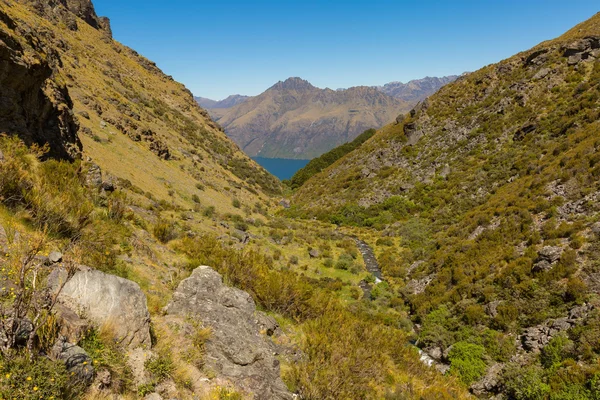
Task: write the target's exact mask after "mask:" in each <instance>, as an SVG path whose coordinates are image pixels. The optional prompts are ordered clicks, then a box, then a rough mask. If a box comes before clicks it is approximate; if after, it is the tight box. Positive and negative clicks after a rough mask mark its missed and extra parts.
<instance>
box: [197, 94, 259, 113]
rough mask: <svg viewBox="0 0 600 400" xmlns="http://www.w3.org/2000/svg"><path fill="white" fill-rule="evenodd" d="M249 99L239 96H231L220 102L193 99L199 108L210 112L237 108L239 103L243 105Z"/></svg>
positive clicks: (201, 98) (198, 98) (199, 98)
mask: <svg viewBox="0 0 600 400" xmlns="http://www.w3.org/2000/svg"><path fill="white" fill-rule="evenodd" d="M249 98H250V96H243V95H241V94H232V95H231V96H228V97H227V98H226V99H223V100H220V101H217V100H211V99H207V98H205V97H194V99H196V101H197V102H198V104H200V107H202V108H205V109H207V110H211V109H214V108H231V107H233V106H237V105H238V104H240V103H243V102H244V101H246V100H248V99H249Z"/></svg>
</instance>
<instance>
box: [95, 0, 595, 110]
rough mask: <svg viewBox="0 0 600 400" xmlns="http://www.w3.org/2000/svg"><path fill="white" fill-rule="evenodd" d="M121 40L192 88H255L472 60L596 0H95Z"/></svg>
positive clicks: (361, 80)
mask: <svg viewBox="0 0 600 400" xmlns="http://www.w3.org/2000/svg"><path fill="white" fill-rule="evenodd" d="M94 4H95V6H96V11H97V12H98V14H99V15H105V16H108V17H109V18H110V19H111V21H112V28H113V33H114V37H115V39H116V40H118V41H120V42H122V43H124V44H126V45H128V46H130V47H132V48H134V49H135V50H137V51H138V52H140V53H141V54H143V55H144V56H146V57H148V58H149V59H151V60H153V61H155V62H156V63H157V64H158V66H159V67H160V68H162V69H163V71H165V73H167V74H169V75H173V77H174V78H175V79H176V80H178V81H180V82H182V83H184V84H185V85H186V86H187V87H188V88H189V89H190V90H191V91H192V92H193V93H194V94H195V95H198V96H203V97H208V98H213V99H222V98H224V97H226V96H227V95H229V94H234V93H240V94H247V95H256V94H259V93H261V92H262V91H264V90H265V89H266V88H268V87H270V86H271V85H273V84H274V83H275V82H277V81H278V80H284V79H286V78H288V77H290V76H299V77H302V78H304V79H307V80H309V81H310V82H311V83H313V84H314V85H315V86H318V87H330V88H332V89H336V88H341V87H350V86H357V85H381V84H384V83H387V82H390V81H403V82H406V81H408V80H411V79H417V78H421V77H424V76H442V75H450V74H460V73H462V72H464V71H473V70H476V69H478V68H481V67H482V66H484V65H487V64H490V63H494V62H497V61H499V60H502V59H504V58H507V57H509V56H511V55H513V54H515V53H517V52H519V51H522V50H526V49H528V48H530V47H532V46H534V45H536V44H537V43H539V42H541V41H543V40H546V39H551V38H554V37H556V36H559V35H560V34H562V33H563V32H564V31H566V30H568V29H570V28H571V27H572V26H574V25H576V24H577V23H579V22H582V21H584V20H586V19H587V18H589V17H591V16H592V15H593V14H594V13H596V12H598V11H600V4H598V2H597V0H594V1H592V0H571V1H564V0H562V1H558V0H520V1H517V0H464V1H424V0H422V1H415V0H411V1H403V0H396V1H392V0H368V1H363V0H361V1H353V0H346V1H339V0H330V1H323V0H321V1H311V0H305V1H302V2H300V1H289V0H278V1H275V0H273V1H267V0H255V1H239V0H231V1H224V0H212V1H210V2H208V1H198V0H170V1H168V2H167V1H164V0H161V1H156V0H127V1H123V0H94Z"/></svg>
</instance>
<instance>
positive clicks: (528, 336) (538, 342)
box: [521, 304, 593, 352]
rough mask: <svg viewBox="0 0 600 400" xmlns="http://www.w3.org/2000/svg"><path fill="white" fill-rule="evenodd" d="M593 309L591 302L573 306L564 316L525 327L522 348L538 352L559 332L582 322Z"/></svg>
mask: <svg viewBox="0 0 600 400" xmlns="http://www.w3.org/2000/svg"><path fill="white" fill-rule="evenodd" d="M592 309H593V306H592V305H591V304H584V305H582V306H579V307H575V308H573V309H572V310H571V311H569V314H568V315H567V316H566V317H562V318H557V319H554V320H549V321H546V322H544V323H543V324H541V325H538V326H533V327H531V328H527V329H525V332H524V333H523V335H522V336H521V342H522V345H523V348H524V349H525V350H526V351H531V352H538V351H540V350H541V349H542V348H543V347H544V346H546V345H547V344H548V343H550V340H552V338H553V337H555V336H556V335H558V334H559V333H561V332H565V331H567V330H569V329H571V328H572V327H574V326H576V325H579V324H581V323H582V321H583V318H584V317H585V316H587V314H588V313H589V312H590V311H591V310H592Z"/></svg>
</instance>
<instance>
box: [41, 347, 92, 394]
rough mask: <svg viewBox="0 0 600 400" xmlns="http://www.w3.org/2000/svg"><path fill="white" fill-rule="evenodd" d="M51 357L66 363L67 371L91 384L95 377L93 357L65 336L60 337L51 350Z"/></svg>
mask: <svg viewBox="0 0 600 400" xmlns="http://www.w3.org/2000/svg"><path fill="white" fill-rule="evenodd" d="M50 355H51V358H52V359H54V360H60V361H62V362H64V363H65V366H66V367H67V371H69V372H72V373H74V374H75V376H76V377H77V378H78V379H79V380H81V381H83V382H85V383H87V384H89V383H91V382H92V380H93V379H94V367H93V365H92V359H91V357H90V356H89V355H88V354H87V353H86V352H85V350H84V349H82V348H81V347H79V346H77V345H76V344H72V343H69V342H67V341H66V340H65V338H59V339H58V340H57V341H56V343H55V344H54V346H53V347H52V350H51V354H50Z"/></svg>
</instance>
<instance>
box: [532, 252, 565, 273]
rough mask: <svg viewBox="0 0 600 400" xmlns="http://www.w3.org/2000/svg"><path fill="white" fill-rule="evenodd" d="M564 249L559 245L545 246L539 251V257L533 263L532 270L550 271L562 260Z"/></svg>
mask: <svg viewBox="0 0 600 400" xmlns="http://www.w3.org/2000/svg"><path fill="white" fill-rule="evenodd" d="M562 253H563V249H562V247H558V246H545V247H543V248H542V249H541V250H540V251H539V252H538V258H537V261H536V263H535V264H534V265H533V268H532V271H534V272H539V271H549V270H550V269H552V267H553V266H554V264H555V263H556V262H558V260H560V257H561V256H562Z"/></svg>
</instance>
